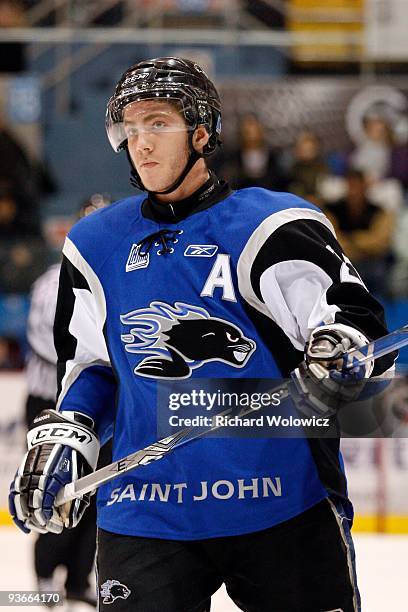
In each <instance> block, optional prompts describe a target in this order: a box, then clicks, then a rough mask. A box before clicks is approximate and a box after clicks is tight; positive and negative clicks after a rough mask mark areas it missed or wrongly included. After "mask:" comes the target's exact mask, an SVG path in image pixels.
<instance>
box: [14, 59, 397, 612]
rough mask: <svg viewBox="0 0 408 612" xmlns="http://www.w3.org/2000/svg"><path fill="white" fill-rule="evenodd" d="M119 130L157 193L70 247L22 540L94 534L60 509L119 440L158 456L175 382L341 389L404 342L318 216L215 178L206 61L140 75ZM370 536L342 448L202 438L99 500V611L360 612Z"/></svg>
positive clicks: (22, 515)
mask: <svg viewBox="0 0 408 612" xmlns="http://www.w3.org/2000/svg"><path fill="white" fill-rule="evenodd" d="M106 128H107V133H108V137H109V140H110V142H111V144H112V146H113V148H114V150H115V151H119V150H121V149H123V150H125V151H126V153H127V156H128V159H129V162H130V165H131V173H132V180H133V182H134V184H136V185H137V186H138V187H139V188H140V189H142V190H144V192H145V193H143V194H142V195H139V196H132V197H129V198H128V199H125V200H123V201H120V202H118V203H116V204H114V205H112V206H111V207H109V208H107V209H105V210H102V211H100V212H98V213H96V214H93V215H91V216H90V217H89V218H86V219H84V220H83V221H81V222H80V223H78V224H77V225H76V226H75V227H74V228H73V230H72V231H71V233H70V235H69V237H68V238H67V240H66V243H65V246H64V251H63V252H64V261H63V264H62V270H61V276H60V287H59V299H58V306H57V314H56V320H55V326H54V331H55V344H56V348H57V352H58V356H59V384H60V390H59V399H58V406H57V410H58V411H57V412H53V411H46V412H44V413H42V415H40V416H39V417H38V418H37V419H36V420H35V421H34V424H33V426H32V428H31V430H30V432H29V434H28V448H29V450H28V452H27V454H26V456H25V457H24V459H23V461H22V464H21V466H20V468H19V470H18V474H17V476H16V478H15V481H14V483H13V484H12V488H11V493H10V510H11V513H12V515H13V516H14V520H15V522H16V524H17V525H18V526H19V527H20V528H21V529H22V530H23V531H30V530H34V531H35V530H42V531H54V532H59V531H61V530H62V529H63V527H68V528H69V527H73V526H75V525H76V524H77V523H78V521H79V520H80V519H81V516H82V513H83V511H84V508H85V507H86V505H87V503H88V496H84V497H83V498H82V499H77V500H76V501H75V502H72V503H68V504H66V505H65V506H62V507H61V508H58V509H56V508H55V507H54V500H55V496H56V495H57V493H58V491H59V490H60V488H61V487H62V486H63V485H64V484H66V483H68V482H70V481H72V480H73V479H76V478H78V477H80V476H81V475H84V474H86V473H89V472H90V471H91V470H93V469H94V468H95V465H96V461H97V456H98V448H99V444H100V442H104V441H105V440H106V439H108V438H109V437H113V455H114V459H119V458H120V457H123V456H125V455H127V454H129V453H130V452H131V451H133V450H135V449H138V448H142V447H145V446H146V445H148V444H150V443H152V442H153V441H155V440H156V439H157V438H156V436H157V434H156V390H157V382H158V381H163V380H169V379H172V380H177V379H187V378H190V377H200V378H237V379H238V378H260V377H264V378H279V377H281V376H287V375H288V374H289V373H290V372H291V371H292V370H293V369H294V368H295V367H296V366H297V365H298V364H299V362H301V361H302V359H303V358H305V361H304V364H305V365H304V368H303V369H304V370H305V371H306V372H307V373H308V374H309V375H310V376H311V377H314V379H315V380H316V381H319V384H321V385H325V384H326V382H327V381H329V380H330V381H331V380H332V374H333V372H335V370H336V368H337V367H338V365H337V364H338V356H339V355H340V354H341V353H342V352H343V351H344V350H345V349H347V348H351V347H358V346H361V345H362V344H364V343H366V342H367V340H368V339H369V338H376V337H379V336H381V335H383V334H384V333H386V328H385V324H384V318H383V310H382V307H381V306H380V305H379V304H378V303H377V302H376V300H375V299H374V298H373V297H372V296H371V295H370V294H369V293H368V291H367V290H366V287H365V286H364V284H363V282H362V281H361V279H360V277H359V276H358V274H357V272H356V271H355V270H354V268H353V266H352V265H351V264H350V262H349V261H348V260H347V258H346V257H345V256H344V254H343V253H342V250H341V248H340V246H339V244H338V243H337V241H336V238H335V235H334V232H333V228H332V226H331V224H330V223H329V221H328V220H327V219H326V217H325V216H324V215H323V214H322V212H321V211H320V210H319V209H318V208H316V207H315V206H312V205H311V204H309V203H308V202H306V201H304V200H302V199H300V198H298V197H295V196H293V195H290V194H287V193H274V192H271V191H267V190H264V189H260V188H249V189H244V190H241V191H237V192H233V191H231V190H230V189H229V187H228V185H227V184H225V183H224V182H223V181H220V180H218V178H217V177H216V176H215V175H214V174H212V173H209V172H208V170H207V166H206V161H205V158H206V157H207V156H209V155H211V154H212V153H213V152H214V151H215V150H216V147H217V145H218V143H219V137H220V132H221V109H220V100H219V96H218V93H217V91H216V89H215V87H214V85H213V84H212V83H211V81H210V80H209V79H208V77H207V76H206V74H205V73H204V72H203V70H202V69H201V68H200V67H199V66H198V65H197V64H195V63H193V62H191V61H189V60H185V59H181V58H158V59H154V60H149V61H144V62H141V63H139V64H136V65H135V66H132V67H131V68H129V69H128V70H127V71H126V72H125V73H124V75H123V76H122V78H121V79H120V81H119V83H118V85H117V87H116V90H115V93H114V95H113V97H112V98H111V99H110V101H109V104H108V109H107V120H106ZM305 345H306V349H305V354H303V351H304V347H305ZM392 361H393V360H392V358H391V357H387V358H382V359H380V360H377V361H376V362H375V363H373V362H369V363H367V364H366V365H365V366H364V368H363V369H360V370H359V371H358V372H353V373H352V374H350V376H355V377H356V378H360V377H361V376H366V377H368V376H370V375H373V374H379V373H381V372H383V371H385V370H386V369H388V368H389V367H390V366H391V365H392ZM351 519H352V509H351V505H350V502H349V500H348V498H347V490H346V480H345V476H344V473H343V469H342V460H341V456H340V454H339V441H338V440H336V439H330V440H327V439H310V440H307V439H304V438H296V439H237V438H231V439H215V438H212V439H205V438H203V439H199V440H196V441H194V442H192V443H191V444H189V445H186V446H184V447H182V448H180V449H177V450H176V451H175V452H174V453H173V454H172V455H169V456H168V457H166V458H165V459H163V460H162V461H158V462H154V463H152V464H150V465H149V466H146V467H144V468H141V469H140V470H136V471H135V472H131V473H129V474H125V475H123V476H121V477H118V478H117V479H115V480H114V481H113V482H112V483H109V484H107V485H104V486H103V487H102V488H101V489H100V490H99V492H98V527H99V530H98V584H99V596H100V601H99V609H100V610H103V611H105V610H110V609H111V608H110V606H111V604H114V608H113V607H112V609H115V610H117V611H129V610H132V612H133V611H134V612H156V611H160V612H162V611H164V610H165V611H166V612H204V611H208V610H209V609H210V600H211V595H212V594H213V593H214V592H215V591H216V590H217V589H218V588H219V587H220V585H221V584H222V583H225V585H226V588H227V590H228V593H229V595H230V597H231V598H232V599H233V600H234V602H235V603H236V605H237V606H238V607H239V608H240V609H242V610H248V611H249V610H251V611H257V612H270V611H271V610H276V611H278V610H279V612H295V611H296V612H300V611H302V612H318V611H319V612H322V611H323V610H324V611H328V610H334V609H336V610H337V609H339V610H340V609H341V610H343V612H351V611H356V610H360V602H359V594H358V589H357V584H356V576H355V566H354V551H353V544H352V540H351V537H350V522H351Z"/></svg>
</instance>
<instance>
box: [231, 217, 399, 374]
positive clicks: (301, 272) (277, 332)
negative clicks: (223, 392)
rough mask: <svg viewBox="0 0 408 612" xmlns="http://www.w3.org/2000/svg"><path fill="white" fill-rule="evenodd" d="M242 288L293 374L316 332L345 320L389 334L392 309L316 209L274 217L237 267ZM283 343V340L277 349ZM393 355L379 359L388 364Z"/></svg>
mask: <svg viewBox="0 0 408 612" xmlns="http://www.w3.org/2000/svg"><path fill="white" fill-rule="evenodd" d="M237 275H238V284H239V290H240V293H241V296H242V298H243V299H244V300H245V302H246V305H247V310H248V311H249V314H250V316H251V318H252V319H253V320H254V321H255V323H256V325H257V327H258V328H259V329H262V330H264V337H265V339H268V343H269V344H270V345H274V350H273V353H274V354H275V355H276V354H277V353H278V354H280V355H281V356H280V358H279V357H278V359H279V361H280V367H281V370H282V372H284V373H285V374H288V373H289V372H290V371H291V370H292V369H293V368H294V367H295V366H296V365H297V364H298V363H299V361H300V359H301V358H302V355H301V352H302V351H303V349H304V346H305V343H306V342H307V340H308V339H309V337H310V334H311V332H312V331H313V330H314V329H315V328H316V327H318V326H319V325H323V324H326V325H327V324H330V323H343V324H345V325H349V326H351V327H354V328H356V329H358V330H360V331H361V332H362V333H363V334H364V335H365V336H366V337H367V338H369V339H371V338H377V337H380V336H382V335H384V334H385V333H387V330H386V327H385V322H384V311H383V308H382V306H381V305H380V304H379V303H378V301H377V300H376V299H375V298H374V297H373V296H372V295H370V293H369V292H368V290H367V288H366V286H365V284H364V282H363V280H362V279H361V277H360V275H359V274H358V271H357V270H356V268H355V267H354V266H353V264H352V263H351V262H350V260H349V259H348V258H347V257H346V255H345V254H344V253H343V251H342V248H341V246H340V245H339V243H338V241H337V239H336V235H335V231H334V229H333V226H332V225H331V223H330V221H329V220H328V219H327V217H326V216H325V215H324V214H323V213H322V212H321V211H319V210H318V209H317V208H315V207H310V208H305V207H299V208H297V207H293V208H287V209H284V210H279V211H277V212H274V213H273V214H271V215H269V216H267V217H266V218H265V219H264V220H263V221H262V222H261V223H260V224H259V225H258V226H257V227H256V229H255V230H254V231H253V232H252V234H251V236H250V237H249V239H248V241H247V242H246V244H245V246H244V248H243V250H242V252H241V255H240V257H239V260H238V265H237ZM276 343H279V344H280V345H281V350H277V347H276ZM392 363H393V357H392V356H391V357H389V358H383V359H382V360H378V362H377V363H376V369H375V373H376V374H379V373H381V372H383V371H384V370H386V369H388V368H389V367H390V366H391V365H392Z"/></svg>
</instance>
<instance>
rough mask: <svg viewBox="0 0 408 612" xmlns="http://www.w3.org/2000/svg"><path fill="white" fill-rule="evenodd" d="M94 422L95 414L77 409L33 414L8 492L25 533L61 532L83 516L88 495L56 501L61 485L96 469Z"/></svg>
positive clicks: (97, 447)
mask: <svg viewBox="0 0 408 612" xmlns="http://www.w3.org/2000/svg"><path fill="white" fill-rule="evenodd" d="M92 426H93V422H92V419H90V418H89V417H87V416H85V415H82V414H79V413H77V412H68V413H67V412H65V413H59V412H56V411H55V410H43V411H42V412H41V413H40V414H39V415H38V416H37V417H36V418H35V419H34V421H33V424H32V426H31V428H30V430H29V431H28V434H27V442H28V451H27V453H26V454H25V456H24V459H23V461H22V462H21V465H20V467H19V468H18V470H17V473H16V475H15V478H14V480H13V482H12V483H11V486H10V494H9V510H10V514H11V516H12V518H13V520H14V522H15V523H16V525H17V526H18V527H19V528H20V529H21V530H22V531H24V532H25V533H29V532H30V531H37V532H39V533H46V532H52V533H60V532H61V531H62V530H63V528H64V527H67V528H72V527H75V526H76V525H77V524H78V522H79V521H80V519H81V518H82V515H83V513H84V512H85V509H86V507H87V506H88V504H89V498H90V494H87V495H84V496H82V497H81V498H78V499H75V500H73V501H71V502H67V503H66V504H64V505H62V506H60V507H58V508H56V507H55V505H54V504H55V498H56V496H57V494H58V492H59V491H60V490H61V488H62V487H64V486H65V485H66V484H68V483H70V482H73V481H74V480H76V479H78V478H81V477H82V476H85V475H86V474H89V473H90V472H92V471H93V470H94V469H95V466H96V462H97V460H98V453H99V441H98V438H97V436H96V435H95V433H94V431H93V430H92Z"/></svg>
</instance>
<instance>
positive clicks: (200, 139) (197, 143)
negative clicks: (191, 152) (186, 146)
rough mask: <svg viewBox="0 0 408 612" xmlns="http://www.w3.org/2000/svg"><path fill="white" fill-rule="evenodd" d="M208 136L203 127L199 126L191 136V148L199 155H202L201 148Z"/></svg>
mask: <svg viewBox="0 0 408 612" xmlns="http://www.w3.org/2000/svg"><path fill="white" fill-rule="evenodd" d="M209 138H210V135H209V133H208V132H207V129H206V127H205V126H204V125H199V126H198V127H197V129H196V130H195V132H194V134H193V147H194V149H195V150H196V151H198V152H199V153H202V151H203V148H204V147H205V145H206V144H207V142H208V141H209Z"/></svg>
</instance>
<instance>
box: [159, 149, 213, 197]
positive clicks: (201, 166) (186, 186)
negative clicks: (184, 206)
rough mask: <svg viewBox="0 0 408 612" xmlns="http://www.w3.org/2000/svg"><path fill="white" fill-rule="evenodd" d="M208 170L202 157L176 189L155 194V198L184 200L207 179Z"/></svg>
mask: <svg viewBox="0 0 408 612" xmlns="http://www.w3.org/2000/svg"><path fill="white" fill-rule="evenodd" d="M209 176H210V174H209V172H208V168H207V166H206V163H205V161H204V160H203V159H200V160H199V161H198V162H197V163H196V164H195V165H194V166H193V167H192V168H191V170H190V172H189V173H188V174H187V176H186V178H185V179H184V181H183V182H182V183H181V185H180V186H179V187H177V189H175V190H174V191H172V192H171V193H166V194H159V193H157V194H155V199H156V200H158V201H159V202H163V203H165V202H169V203H171V202H178V201H179V200H185V199H186V198H188V197H189V196H191V195H192V194H193V193H194V192H195V191H197V189H200V187H201V186H202V185H204V183H205V182H206V181H208V179H209Z"/></svg>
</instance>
